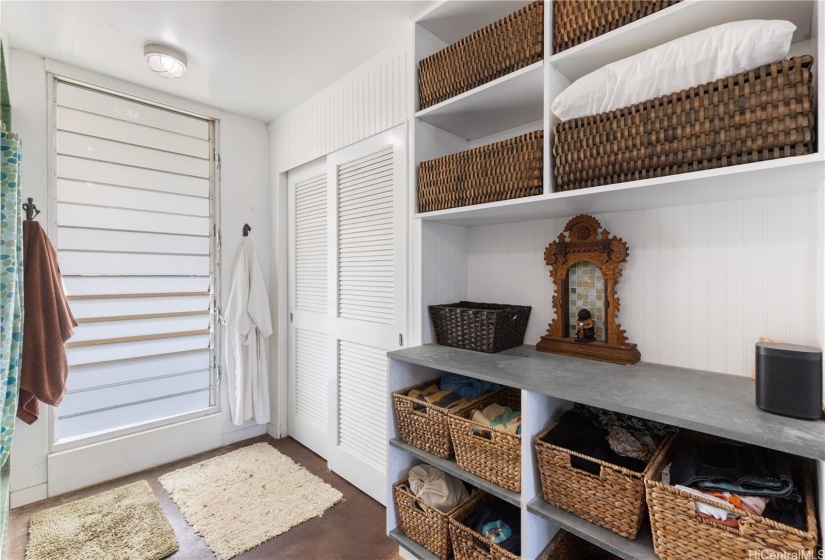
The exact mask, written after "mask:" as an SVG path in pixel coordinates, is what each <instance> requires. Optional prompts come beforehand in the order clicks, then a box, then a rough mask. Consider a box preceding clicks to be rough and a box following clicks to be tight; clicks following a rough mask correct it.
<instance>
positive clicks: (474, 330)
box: [430, 301, 532, 354]
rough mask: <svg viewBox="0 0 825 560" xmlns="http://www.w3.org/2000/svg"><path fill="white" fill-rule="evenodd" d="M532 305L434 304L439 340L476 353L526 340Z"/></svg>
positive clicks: (436, 335) (517, 343)
mask: <svg viewBox="0 0 825 560" xmlns="http://www.w3.org/2000/svg"><path fill="white" fill-rule="evenodd" d="M531 309H532V308H531V307H530V306H524V305H502V304H497V303H475V302H472V301H460V302H458V303H449V304H443V305H431V306H430V318H431V319H432V321H433V330H435V340H436V342H438V344H440V345H442V346H454V347H455V348H464V349H465V350H475V351H476V352H488V353H491V354H492V353H495V352H501V351H502V350H507V349H508V348H515V347H516V346H521V345H522V343H524V332H525V331H526V330H527V321H528V320H529V319H530V310H531Z"/></svg>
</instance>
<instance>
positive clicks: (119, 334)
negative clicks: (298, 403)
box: [54, 82, 215, 441]
mask: <svg viewBox="0 0 825 560" xmlns="http://www.w3.org/2000/svg"><path fill="white" fill-rule="evenodd" d="M54 124H55V130H54V137H55V158H56V159H55V175H56V183H55V185H56V186H55V197H56V202H57V204H56V225H57V230H56V234H55V239H54V243H55V246H56V248H57V251H58V259H59V262H60V267H61V272H62V273H63V276H64V284H65V289H66V294H67V296H68V299H69V302H70V305H71V308H72V312H73V313H74V315H75V317H76V318H77V320H78V327H77V328H76V329H75V334H74V336H73V337H72V339H71V340H70V341H69V342H68V343H67V345H66V347H67V357H68V361H69V367H70V370H69V382H68V390H67V393H66V397H65V398H64V400H63V402H62V403H61V405H60V407H59V409H58V422H57V437H56V439H57V441H66V440H70V439H76V438H82V437H84V436H88V435H91V434H93V433H99V432H106V431H113V430H118V429H120V428H124V427H126V426H131V425H134V424H140V423H145V422H154V421H157V420H162V419H164V418H170V417H173V416H177V415H180V414H186V413H190V412H195V411H198V410H202V409H205V408H208V407H209V406H210V405H211V403H212V385H213V381H212V380H213V377H214V371H213V348H212V345H213V324H214V317H213V315H214V313H213V310H214V307H215V306H214V302H213V298H214V294H213V287H214V282H213V278H214V261H215V259H214V255H213V250H212V247H213V239H212V234H213V231H212V229H213V228H212V207H211V188H212V187H211V175H212V173H211V170H212V166H213V162H212V155H211V152H212V148H211V127H212V125H211V123H210V122H209V121H207V120H204V119H198V118H195V117H192V116H189V115H183V114H180V113H175V112H172V111H169V110H167V109H164V108H159V107H155V106H151V105H148V104H142V103H139V102H136V101H133V100H127V99H123V98H120V97H118V96H116V95H111V94H108V93H103V92H100V91H95V90H91V89H87V88H84V87H82V86H78V85H75V84H68V83H63V82H58V84H57V89H56V95H55V123H54Z"/></svg>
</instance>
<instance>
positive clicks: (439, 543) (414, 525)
mask: <svg viewBox="0 0 825 560" xmlns="http://www.w3.org/2000/svg"><path fill="white" fill-rule="evenodd" d="M392 495H393V498H394V499H395V510H396V512H397V513H398V518H399V520H400V522H401V530H402V531H404V534H405V535H407V536H408V537H410V538H411V539H412V540H414V541H415V542H417V543H418V544H420V545H421V546H423V547H424V548H426V549H427V550H429V551H430V552H432V553H433V554H435V555H436V556H438V557H439V558H441V560H447V559H448V558H450V556H451V555H452V553H453V546H452V541H451V540H450V524H449V522H448V519H449V517H450V516H451V515H453V514H455V513H456V512H458V511H459V509H460V508H461V506H463V505H466V504H474V503H476V502H478V501H479V500H480V499H481V497H482V494H481V493H480V492H474V493H473V494H472V495H471V496H470V499H469V500H468V501H466V502H464V504H460V505H458V506H456V507H455V508H453V509H452V510H451V511H449V512H447V513H442V512H441V511H439V510H437V509H435V508H434V507H429V506H427V505H426V504H421V503H420V501H419V500H417V499H416V497H415V496H414V495H413V494H412V492H410V489H409V487H408V486H407V481H406V480H402V481H400V482H397V483H396V484H395V485H393V487H392Z"/></svg>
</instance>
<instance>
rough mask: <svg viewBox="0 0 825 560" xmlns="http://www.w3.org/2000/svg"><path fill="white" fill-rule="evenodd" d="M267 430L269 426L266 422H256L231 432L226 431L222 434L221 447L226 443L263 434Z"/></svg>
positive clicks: (229, 443)
mask: <svg viewBox="0 0 825 560" xmlns="http://www.w3.org/2000/svg"><path fill="white" fill-rule="evenodd" d="M266 432H267V427H266V425H264V424H260V425H258V424H256V425H254V426H247V427H246V428H238V429H237V430H232V431H231V432H224V434H223V436H221V447H223V446H224V445H231V444H233V443H237V442H239V441H243V440H245V439H251V438H254V437H258V436H262V435H264V434H265V433H266Z"/></svg>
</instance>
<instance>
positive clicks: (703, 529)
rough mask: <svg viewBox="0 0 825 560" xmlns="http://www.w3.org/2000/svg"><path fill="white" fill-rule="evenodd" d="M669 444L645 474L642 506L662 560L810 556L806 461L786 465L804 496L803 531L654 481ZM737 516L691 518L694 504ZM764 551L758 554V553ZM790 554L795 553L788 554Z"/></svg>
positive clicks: (811, 514)
mask: <svg viewBox="0 0 825 560" xmlns="http://www.w3.org/2000/svg"><path fill="white" fill-rule="evenodd" d="M679 437H689V438H698V439H702V440H705V441H707V440H709V439H712V440H714V441H725V440H722V439H720V438H713V437H712V436H707V435H703V434H693V433H686V434H683V435H680V436H679ZM670 451H671V449H670V445H668V447H667V448H666V449H665V450H664V453H662V454H660V455H659V456H658V457H657V458H656V459H654V461H653V463H654V464H653V466H652V468H650V469H648V471H647V472H646V473H645V487H646V489H647V504H648V507H649V509H650V525H651V529H652V530H653V546H654V549H655V551H656V554H657V555H658V556H659V557H660V558H662V560H676V559H680V560H681V559H683V558H691V559H694V560H716V559H718V558H786V557H787V558H791V557H793V558H814V556H813V555H810V556H807V555H805V554H802V553H803V552H806V553H808V554H812V553H813V551H814V550H815V549H816V543H817V529H816V511H815V508H814V487H813V484H812V482H811V469H810V466H811V465H810V464H809V462H808V461H806V460H804V459H797V461H796V462H795V463H793V464H792V471H793V477H794V480H795V481H797V483H798V482H799V481H802V484H803V487H804V495H805V507H806V512H805V518H806V523H807V527H808V529H807V531H800V530H798V529H795V528H793V527H789V526H787V525H782V524H781V523H778V522H776V521H773V520H771V519H766V518H764V517H762V516H759V515H755V514H752V513H748V512H746V511H744V510H741V509H736V508H734V507H733V506H728V505H727V504H719V503H716V502H711V501H710V500H704V499H702V498H701V497H697V496H695V495H693V494H688V493H686V492H682V491H681V490H678V489H676V488H674V487H673V486H670V485H667V484H664V483H662V482H660V480H661V476H662V469H664V467H665V466H666V465H667V464H668V463H670V460H671V453H670ZM697 501H700V502H706V503H707V504H709V505H713V506H714V507H718V508H721V509H726V510H728V511H732V512H735V513H738V514H739V527H738V528H733V527H726V526H723V525H719V524H718V523H714V522H712V521H708V520H705V519H702V518H701V517H697V515H696V509H695V506H694V502H697ZM763 551H764V552H763ZM793 553H796V555H793Z"/></svg>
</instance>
